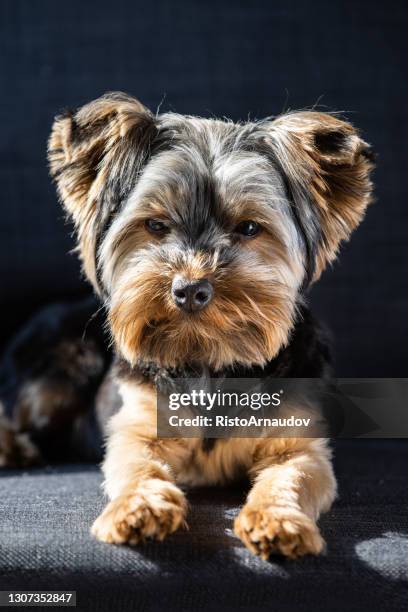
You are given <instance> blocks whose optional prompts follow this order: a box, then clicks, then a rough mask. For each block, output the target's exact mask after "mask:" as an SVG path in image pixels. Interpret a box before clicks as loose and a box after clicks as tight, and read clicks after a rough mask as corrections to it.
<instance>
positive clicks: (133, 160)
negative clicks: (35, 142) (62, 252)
mask: <svg viewBox="0 0 408 612" xmlns="http://www.w3.org/2000/svg"><path fill="white" fill-rule="evenodd" d="M161 138H162V139H163V140H161ZM166 142H167V148H166ZM163 143H164V144H163ZM151 147H153V149H154V152H153V153H152V154H151V155H150V153H151ZM49 159H50V167H51V173H52V175H53V177H54V178H55V180H56V183H57V186H58V192H59V194H60V197H61V199H62V200H63V202H64V205H65V208H66V209H67V211H68V213H69V214H70V215H71V216H72V218H73V220H74V222H75V225H76V228H77V232H78V241H79V250H80V253H81V258H82V261H83V267H84V270H85V273H86V274H87V276H88V278H89V279H90V281H91V282H92V283H93V285H94V287H95V288H96V289H97V291H101V292H102V293H104V297H106V307H107V310H108V318H109V324H110V329H111V332H112V339H113V342H114V344H115V348H116V350H117V352H118V353H119V354H120V355H121V356H122V357H124V358H125V359H126V360H127V361H128V362H129V363H130V364H131V365H134V364H137V363H138V361H139V360H144V361H147V362H153V363H154V364H155V365H159V366H165V367H169V366H179V365H181V366H182V365H183V364H186V363H196V362H198V363H200V364H202V365H203V366H205V367H211V368H212V369H213V370H221V369H222V368H224V367H226V366H234V365H235V364H240V365H247V366H254V365H261V366H262V365H264V364H265V363H267V362H268V361H269V360H271V359H272V358H274V357H275V356H276V355H277V353H278V352H279V350H280V349H281V348H282V347H284V346H285V345H286V344H287V343H288V340H289V338H290V334H291V331H292V329H293V325H294V321H295V319H296V314H297V308H298V304H299V303H301V300H302V296H301V289H302V287H303V283H304V281H307V282H309V281H310V277H311V276H312V275H313V280H316V279H317V278H318V277H319V276H320V274H321V272H322V270H323V269H324V268H325V267H326V266H327V264H328V263H329V262H331V261H332V260H333V259H334V258H335V256H336V254H337V252H338V249H339V246H340V243H341V242H342V241H344V240H347V239H348V238H349V236H350V233H351V232H352V230H353V229H354V228H355V227H356V226H357V225H358V223H359V222H360V221H361V219H362V217H363V215H364V212H365V209H366V207H367V205H368V204H369V202H370V198H371V188H372V185H371V182H370V178H369V173H370V170H371V169H372V164H371V161H370V155H369V147H368V145H367V144H366V143H365V142H364V141H363V140H362V139H361V138H360V137H359V135H358V133H357V131H356V130H355V129H354V128H353V127H352V126H351V125H350V124H348V123H346V122H344V121H341V120H339V119H338V118H336V117H334V116H332V115H328V114H323V113H317V112H300V113H288V114H285V115H283V116H281V117H278V118H276V119H275V120H269V119H267V120H264V121H260V122H255V123H251V122H248V123H247V124H233V123H232V122H227V121H218V120H212V119H208V120H207V119H200V118H195V117H190V116H181V115H177V114H174V113H169V114H165V115H160V116H157V117H153V115H152V114H151V113H150V112H149V111H148V110H147V109H145V108H144V106H143V105H142V104H141V103H140V102H138V101H137V100H135V99H134V98H131V97H129V96H126V95H124V94H110V95H107V96H104V97H102V98H100V99H99V100H96V101H94V102H92V103H91V104H89V105H86V106H85V107H83V108H82V109H80V110H79V111H78V112H76V113H75V114H71V115H68V116H65V117H60V118H57V120H56V122H55V123H54V127H53V131H52V134H51V137H50V141H49ZM111 206H113V208H111ZM110 213H112V214H110ZM202 213H205V214H204V216H203V217H202V218H201V214H202ZM148 219H159V220H161V221H162V222H164V223H165V224H166V225H165V229H166V231H167V232H168V235H169V240H166V239H164V240H160V239H159V237H158V236H157V235H156V236H153V235H152V233H151V232H149V231H148V228H149V224H147V226H146V221H147V220H148ZM186 220H187V221H186ZM248 220H251V221H255V223H256V224H258V225H259V226H260V227H261V228H262V229H261V232H260V233H259V234H256V236H252V237H251V239H250V240H248V241H246V240H245V238H244V237H243V236H242V232H241V234H240V232H239V228H237V224H239V223H240V222H242V221H248ZM107 221H109V223H107ZM191 228H192V229H191ZM150 229H151V228H150ZM186 231H188V232H191V235H189V236H188V237H189V238H190V240H186V239H185V236H184V238H181V239H180V238H179V236H180V235H183V232H184V234H185V233H186ZM206 232H207V234H206ZM197 234H199V235H200V237H201V238H202V236H203V235H204V234H206V235H205V236H204V238H205V240H204V244H205V245H206V246H205V247H202V246H200V244H199V242H198V241H197ZM247 237H248V236H247ZM310 242H312V245H310ZM191 244H192V245H193V246H190V245H191ZM227 251H230V252H231V253H232V254H233V256H232V257H231V258H230V259H229V258H228V257H226V252H227ZM310 259H312V260H313V259H316V261H315V262H313V261H309V260H310ZM223 262H224V263H223ZM225 262H226V263H225ZM177 275H180V276H182V277H183V278H185V279H187V280H191V281H193V280H194V281H195V280H198V279H206V280H207V281H208V282H211V284H212V287H213V289H214V295H213V298H212V301H211V302H210V303H209V304H208V305H207V306H206V308H205V309H204V310H201V311H200V312H194V315H192V314H191V313H189V314H186V313H182V312H181V311H180V309H178V308H177V306H176V305H175V303H174V301H173V300H172V298H171V285H172V282H173V279H174V278H175V277H176V276H177ZM99 277H100V278H99ZM121 393H122V396H123V407H122V409H121V410H120V412H119V413H118V414H116V415H115V416H114V417H112V419H111V421H110V435H109V437H108V442H107V456H106V460H105V463H104V467H103V470H104V474H105V489H106V492H107V494H108V495H109V497H110V499H111V501H110V503H109V504H108V506H107V508H106V509H105V511H104V512H103V513H102V515H101V516H100V517H99V518H98V519H97V521H96V522H95V524H94V527H93V533H94V534H95V535H96V536H97V537H98V538H99V539H101V540H103V541H107V542H115V543H123V542H130V543H132V544H135V543H138V542H139V541H142V540H143V539H145V538H147V537H153V538H157V539H161V538H162V537H164V536H165V535H166V534H167V533H172V532H173V531H174V530H175V529H177V528H178V527H180V526H182V525H183V524H184V522H185V516H186V507H187V506H186V500H185V497H184V494H183V492H182V491H181V489H180V488H179V485H180V484H188V485H205V484H223V483H226V482H229V481H230V480H233V479H234V478H236V477H237V476H239V475H242V474H249V475H250V476H251V477H252V478H253V479H254V485H253V488H252V490H251V492H250V494H249V496H248V499H247V503H246V505H245V506H244V508H243V509H242V511H241V513H240V515H239V516H238V517H237V519H236V522H235V532H236V533H237V535H238V536H239V537H240V538H241V539H242V540H243V542H244V543H245V544H246V545H247V546H248V547H249V548H250V549H251V550H252V551H253V552H255V553H257V554H260V555H261V556H262V557H264V558H267V557H268V555H269V554H270V553H271V552H272V551H275V550H278V551H280V552H282V553H283V554H285V555H287V556H289V557H296V556H300V555H302V554H305V553H307V552H310V553H314V554H317V553H319V552H320V551H321V550H322V548H323V540H322V538H321V536H320V533H319V530H318V527H317V526H316V521H317V519H318V517H319V515H320V513H321V512H323V511H325V510H327V509H328V508H329V507H330V505H331V503H332V501H333V498H334V496H335V491H336V484H335V479H334V476H333V472H332V468H331V464H330V452H329V450H328V446H327V441H326V440H325V439H323V438H314V439H312V438H310V439H305V438H286V437H281V438H262V439H252V438H251V439H248V438H243V439H238V438H232V439H227V440H220V441H218V442H217V444H216V446H215V448H214V449H213V450H212V451H211V452H210V453H205V452H204V451H203V449H202V444H201V440H199V439H194V438H191V439H173V440H170V439H158V438H157V433H156V397H155V392H154V390H153V388H151V387H149V386H148V385H142V386H140V385H139V386H138V385H136V384H135V383H130V382H128V383H122V387H121ZM290 408H291V410H292V409H294V407H293V406H291V407H290ZM295 409H296V410H297V411H298V412H301V411H302V409H304V407H302V406H297V407H295ZM280 433H281V435H282V436H284V435H285V434H286V432H284V431H281V432H280Z"/></svg>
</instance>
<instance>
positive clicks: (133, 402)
mask: <svg viewBox="0 0 408 612" xmlns="http://www.w3.org/2000/svg"><path fill="white" fill-rule="evenodd" d="M121 394H122V398H123V407H122V409H121V410H120V412H119V413H118V414H117V415H115V416H114V417H113V418H112V419H111V421H110V425H109V432H110V435H109V437H108V444H107V455H106V459H105V462H104V465H103V471H104V474H105V483H104V487H105V490H106V492H107V494H108V495H109V497H110V499H111V500H112V501H111V502H110V503H109V504H108V506H107V508H106V509H105V510H104V511H103V513H102V514H101V516H100V517H99V518H98V519H97V520H96V522H95V524H94V526H93V528H92V533H93V534H94V535H95V536H96V537H98V538H99V539H101V540H103V541H107V542H115V543H123V542H129V543H131V544H136V543H138V542H139V541H141V540H143V539H145V538H147V537H153V538H157V539H162V538H163V537H164V535H166V534H167V533H171V532H172V531H174V530H175V529H176V528H178V527H180V526H182V525H183V524H184V522H185V517H186V507H187V506H186V500H185V497H184V494H183V493H182V491H181V489H179V488H178V486H177V485H186V484H187V485H215V484H225V483H227V482H230V481H232V480H234V479H235V478H237V477H239V476H243V475H245V474H248V475H249V476H250V477H252V478H253V479H254V485H253V488H252V490H251V491H250V493H249V495H248V500H247V503H246V505H245V506H244V508H243V509H242V511H241V513H240V515H239V516H238V518H237V519H236V521H235V531H236V533H237V535H238V536H239V537H240V538H241V539H242V541H243V542H244V543H245V544H246V546H248V548H250V549H251V550H252V551H253V552H255V553H256V554H260V555H261V556H262V557H264V558H267V557H268V555H269V554H270V552H272V551H274V550H278V551H280V552H282V553H283V554H286V555H287V556H289V557H293V558H294V557H296V556H300V555H302V554H306V553H313V554H317V553H319V552H320V551H321V550H322V548H323V540H322V538H321V536H320V533H319V530H318V527H317V525H316V520H317V519H318V517H319V515H320V513H321V512H322V511H326V510H328V509H329V507H330V505H331V503H332V501H333V499H334V497H335V492H336V483H335V479H334V476H333V472H332V468H331V464H330V451H329V450H328V447H327V441H326V440H324V439H308V438H276V439H257V438H231V439H228V440H219V441H218V442H217V444H216V446H215V448H214V450H213V451H212V452H211V453H209V454H208V453H205V452H204V451H203V450H202V444H201V440H200V439H197V438H189V439H158V438H157V436H156V418H157V417H156V393H155V390H154V389H153V388H152V387H150V386H149V385H146V384H144V385H137V384H135V383H133V382H127V383H122V385H121Z"/></svg>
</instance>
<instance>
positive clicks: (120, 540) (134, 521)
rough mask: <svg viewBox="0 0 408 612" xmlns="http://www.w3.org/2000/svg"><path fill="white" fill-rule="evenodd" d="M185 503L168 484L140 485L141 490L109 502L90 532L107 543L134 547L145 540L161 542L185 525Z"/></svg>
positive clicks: (177, 490) (177, 492)
mask: <svg viewBox="0 0 408 612" xmlns="http://www.w3.org/2000/svg"><path fill="white" fill-rule="evenodd" d="M185 512H186V501H185V498H184V495H183V493H182V492H181V491H180V490H179V489H178V488H177V487H176V486H175V485H173V484H171V483H163V482H160V483H159V484H157V483H154V486H153V485H152V483H149V485H145V484H143V485H140V491H138V492H137V493H135V492H132V493H129V494H125V495H121V496H119V497H117V498H116V499H114V500H113V501H111V502H110V503H109V504H108V505H107V506H106V508H105V510H104V511H103V512H102V514H101V515H100V516H99V517H98V518H97V519H96V521H95V522H94V524H93V525H92V528H91V533H92V535H93V536H95V537H96V538H97V539H98V540H101V541H102V542H108V543H110V544H124V543H128V544H131V545H134V546H136V545H137V544H140V543H141V542H144V541H145V540H147V539H149V540H159V541H161V540H163V539H164V538H165V537H166V535H168V534H170V533H173V532H174V531H176V529H178V528H179V527H182V526H183V525H184V524H185Z"/></svg>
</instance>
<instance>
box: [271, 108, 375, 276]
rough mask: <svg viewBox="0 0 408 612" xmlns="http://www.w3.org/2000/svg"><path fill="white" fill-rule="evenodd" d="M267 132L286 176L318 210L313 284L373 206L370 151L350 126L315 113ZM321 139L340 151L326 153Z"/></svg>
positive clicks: (285, 119) (278, 122)
mask: <svg viewBox="0 0 408 612" xmlns="http://www.w3.org/2000/svg"><path fill="white" fill-rule="evenodd" d="M270 131H271V134H272V135H273V139H271V146H272V147H274V148H276V149H277V150H278V152H279V157H280V159H281V162H282V165H283V167H284V169H285V172H287V174H288V176H290V177H291V178H292V180H293V181H294V182H295V183H296V182H297V183H299V185H300V186H301V187H302V188H305V189H308V190H310V192H311V194H312V197H313V199H314V202H315V204H316V205H317V207H318V210H319V216H320V223H321V226H322V244H321V246H320V248H319V250H318V253H317V261H316V271H315V275H314V280H317V279H318V278H319V277H320V275H321V273H322V271H323V270H324V269H325V268H326V266H327V264H328V263H330V262H331V261H333V260H334V259H335V257H336V256H337V253H338V250H339V247H340V244H341V242H342V241H344V240H348V239H349V237H350V234H351V233H352V231H353V230H354V229H355V228H356V227H357V226H358V225H359V223H360V222H361V220H362V218H363V216H364V213H365V210H366V208H367V206H368V204H369V203H370V202H371V201H372V183H371V180H370V172H371V170H372V169H373V163H372V161H371V160H370V156H369V155H367V153H368V151H369V148H370V147H369V145H368V144H367V143H366V142H364V140H362V139H361V138H360V137H359V135H358V132H357V130H356V129H355V128H354V127H353V126H352V125H351V124H350V123H347V122H345V121H341V120H340V119H338V118H336V117H335V116H333V115H329V114H326V113H317V112H314V111H313V112H296V113H289V114H287V115H283V116H282V117H278V119H275V121H273V122H272V123H271V127H270ZM325 138H327V139H328V141H329V139H330V138H337V139H338V140H340V142H341V143H342V146H341V147H340V150H338V149H336V150H335V151H332V150H331V148H330V147H329V146H326V147H325Z"/></svg>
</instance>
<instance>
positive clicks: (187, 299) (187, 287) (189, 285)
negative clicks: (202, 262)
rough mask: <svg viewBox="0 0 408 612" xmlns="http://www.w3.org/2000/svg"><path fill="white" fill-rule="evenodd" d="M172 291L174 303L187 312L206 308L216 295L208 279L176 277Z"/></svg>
mask: <svg viewBox="0 0 408 612" xmlns="http://www.w3.org/2000/svg"><path fill="white" fill-rule="evenodd" d="M171 291H172V294H173V299H174V303H175V304H176V306H178V307H179V308H182V309H183V310H185V311H186V312H197V311H198V310H202V309H203V308H205V307H206V306H207V305H208V304H209V303H210V302H211V299H212V296H213V295H214V289H213V286H212V284H211V283H210V282H209V281H208V280H207V279H202V280H199V281H188V280H186V279H184V278H180V277H178V278H177V277H176V278H175V279H174V281H173V284H172V287H171Z"/></svg>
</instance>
